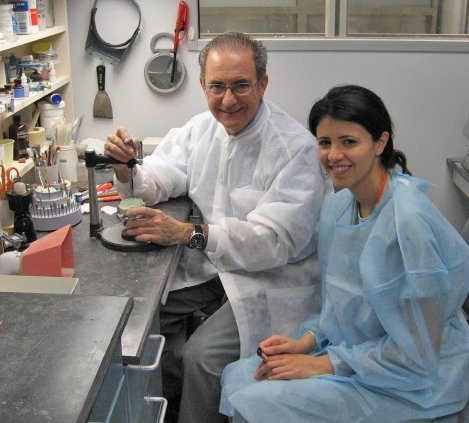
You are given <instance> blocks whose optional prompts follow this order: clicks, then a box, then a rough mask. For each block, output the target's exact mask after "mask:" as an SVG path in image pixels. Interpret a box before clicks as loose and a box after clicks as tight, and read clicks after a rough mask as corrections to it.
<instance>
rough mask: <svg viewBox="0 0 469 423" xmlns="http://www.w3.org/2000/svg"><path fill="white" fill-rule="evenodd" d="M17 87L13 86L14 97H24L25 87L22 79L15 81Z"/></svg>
mask: <svg viewBox="0 0 469 423" xmlns="http://www.w3.org/2000/svg"><path fill="white" fill-rule="evenodd" d="M14 82H15V85H13V97H15V98H22V97H24V87H23V85H21V79H15V81H14Z"/></svg>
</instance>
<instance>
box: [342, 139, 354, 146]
mask: <svg viewBox="0 0 469 423" xmlns="http://www.w3.org/2000/svg"><path fill="white" fill-rule="evenodd" d="M342 142H343V143H344V144H345V145H351V144H356V142H357V140H355V139H353V138H345V139H344V140H343V141H342Z"/></svg>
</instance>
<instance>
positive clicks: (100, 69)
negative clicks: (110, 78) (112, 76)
mask: <svg viewBox="0 0 469 423" xmlns="http://www.w3.org/2000/svg"><path fill="white" fill-rule="evenodd" d="M96 76H97V77H98V90H99V91H104V88H105V84H106V68H105V67H104V65H98V66H96Z"/></svg>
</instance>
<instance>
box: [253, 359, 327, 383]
mask: <svg viewBox="0 0 469 423" xmlns="http://www.w3.org/2000/svg"><path fill="white" fill-rule="evenodd" d="M323 374H334V368H333V367H332V364H331V362H330V360H329V356H328V355H321V356H317V357H316V356H312V355H306V354H277V355H273V356H268V357H267V358H266V359H265V360H264V361H263V362H262V364H261V365H260V366H259V367H258V368H257V369H256V371H255V372H254V378H256V379H267V380H286V379H305V378H308V377H310V376H316V375H323Z"/></svg>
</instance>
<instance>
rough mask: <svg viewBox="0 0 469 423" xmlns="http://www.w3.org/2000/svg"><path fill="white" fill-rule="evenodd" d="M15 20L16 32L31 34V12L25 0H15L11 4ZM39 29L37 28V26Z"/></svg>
mask: <svg viewBox="0 0 469 423" xmlns="http://www.w3.org/2000/svg"><path fill="white" fill-rule="evenodd" d="M13 11H14V13H15V17H16V21H17V23H18V34H20V35H25V34H26V35H27V34H31V14H30V12H29V4H28V2H27V1H17V2H16V3H15V4H14V5H13ZM38 29H39V28H38Z"/></svg>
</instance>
